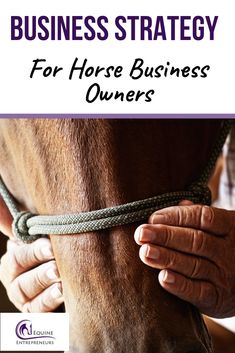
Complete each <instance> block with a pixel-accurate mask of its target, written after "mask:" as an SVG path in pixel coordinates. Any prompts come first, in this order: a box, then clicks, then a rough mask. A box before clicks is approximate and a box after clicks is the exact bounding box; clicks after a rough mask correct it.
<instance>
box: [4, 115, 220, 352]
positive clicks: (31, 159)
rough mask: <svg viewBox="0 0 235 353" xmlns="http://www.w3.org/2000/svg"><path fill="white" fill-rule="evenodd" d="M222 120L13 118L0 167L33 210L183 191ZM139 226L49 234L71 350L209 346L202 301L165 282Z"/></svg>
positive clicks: (64, 209)
mask: <svg viewBox="0 0 235 353" xmlns="http://www.w3.org/2000/svg"><path fill="white" fill-rule="evenodd" d="M218 128H219V122H218V123H217V122H216V121H213V123H211V122H208V121H183V120H181V121H164V120H121V119H120V120H80V121H79V120H76V121H71V120H61V121H60V120H34V121H33V120H21V121H15V122H14V121H9V120H6V121H2V122H1V135H0V144H1V148H3V149H4V151H5V154H4V155H3V156H2V155H1V157H0V162H1V166H2V167H1V168H2V170H1V171H0V172H1V175H2V176H3V178H4V180H5V182H6V184H7V187H8V188H9V190H10V191H11V192H12V194H13V195H14V196H15V197H16V198H17V200H18V201H19V202H20V203H21V204H22V205H23V207H24V208H27V209H30V211H32V212H36V213H40V214H64V213H72V212H81V211H90V210H95V209H100V208H105V207H110V206H115V205H118V204H122V203H127V202H130V201H135V200H140V199H144V198H147V197H151V196H155V195H158V194H161V193H164V192H170V191H175V190H184V189H185V188H186V187H187V186H188V185H190V183H192V182H193V181H195V179H196V178H197V177H198V176H199V175H200V172H201V171H202V169H203V166H204V165H205V163H206V161H207V159H208V157H209V152H210V150H211V147H212V145H213V142H214V140H215V135H216V132H218ZM12 141H13V142H12ZM137 225H138V224H132V225H127V226H123V227H116V228H113V229H109V230H105V231H99V232H94V233H86V234H80V235H75V236H68V235H67V236H66V235H64V236H51V240H52V244H53V248H54V253H55V257H56V261H57V263H58V266H59V271H60V275H61V278H62V283H63V289H64V297H65V307H66V311H68V312H69V314H70V343H71V352H79V353H124V352H128V353H154V352H156V353H189V352H191V353H193V352H194V353H196V352H198V353H206V352H207V353H208V352H211V346H210V339H209V337H208V334H207V331H206V329H205V326H204V324H203V322H202V320H201V316H200V315H199V313H198V312H197V310H196V309H194V308H193V307H191V306H190V305H189V304H187V303H185V302H182V301H180V300H179V299H177V298H176V297H173V296H171V295H169V294H167V292H166V291H164V290H163V289H161V288H160V286H159V284H158V280H157V271H156V270H153V269H150V268H148V267H147V266H145V265H144V264H143V263H141V261H140V260H139V257H138V250H139V249H138V246H137V245H136V244H135V242H134V239H133V234H134V230H135V229H136V227H137Z"/></svg>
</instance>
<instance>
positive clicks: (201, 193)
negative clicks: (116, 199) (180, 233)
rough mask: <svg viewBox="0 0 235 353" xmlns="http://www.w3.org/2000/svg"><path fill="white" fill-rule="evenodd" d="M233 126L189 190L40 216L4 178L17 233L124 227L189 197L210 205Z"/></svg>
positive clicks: (0, 186) (26, 236)
mask: <svg viewBox="0 0 235 353" xmlns="http://www.w3.org/2000/svg"><path fill="white" fill-rule="evenodd" d="M230 127H231V123H230V121H228V120H227V121H223V122H222V126H221V133H220V136H219V138H218V139H217V141H216V143H215V146H214V148H213V149H212V152H211V156H210V158H209V162H208V164H207V165H206V167H205V169H204V171H203V173H202V174H201V176H200V178H199V181H198V182H197V183H194V184H193V185H191V186H190V187H189V189H188V190H187V191H176V192H170V193H165V194H162V195H158V196H154V197H151V198H148V199H144V200H139V201H134V202H130V203H127V204H124V205H119V206H115V207H109V208H105V209H101V210H96V211H91V212H81V213H78V214H67V215H57V216H46V215H45V216H40V215H34V214H32V213H30V212H19V211H18V209H17V206H16V203H15V201H14V199H13V197H12V196H11V195H10V193H9V191H8V190H7V188H6V187H5V185H4V183H3V181H2V179H1V178H0V195H1V196H2V198H3V199H4V201H5V203H6V205H7V207H8V208H9V211H10V212H11V214H12V216H13V219H14V220H13V224H12V229H13V233H14V235H15V236H16V237H17V238H19V239H21V240H22V241H24V242H26V243H29V242H32V241H34V240H36V239H37V238H38V237H41V236H46V235H48V234H58V235H60V234H61V235H62V234H79V233H86V232H92V231H97V230H101V229H107V228H110V227H115V226H121V225H124V224H129V223H133V222H138V221H144V220H146V219H147V218H148V217H149V216H150V215H151V214H152V213H153V212H154V211H156V210H158V209H161V208H164V207H169V206H173V205H176V204H178V203H179V202H180V201H181V200H183V199H187V200H190V201H192V202H193V203H201V204H208V205H209V204H210V203H211V194H210V190H209V188H208V187H207V185H206V183H207V181H208V178H209V176H210V174H211V172H212V170H213V168H214V165H215V162H216V160H217V158H218V155H219V153H220V152H221V149H222V146H223V144H224V142H225V139H226V136H227V134H228V132H229V129H230Z"/></svg>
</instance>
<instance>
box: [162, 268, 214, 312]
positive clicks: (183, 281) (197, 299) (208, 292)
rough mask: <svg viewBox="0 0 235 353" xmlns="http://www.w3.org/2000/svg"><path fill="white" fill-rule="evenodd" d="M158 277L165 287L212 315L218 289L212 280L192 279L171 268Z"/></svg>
mask: <svg viewBox="0 0 235 353" xmlns="http://www.w3.org/2000/svg"><path fill="white" fill-rule="evenodd" d="M158 279H159V283H160V285H161V286H162V287H163V288H164V289H166V290H167V291H168V292H170V293H171V294H174V295H176V296H177V297H179V298H181V299H183V300H185V301H188V302H190V303H191V304H193V305H195V306H196V307H198V308H199V309H200V311H201V312H202V313H206V314H207V315H211V314H212V310H211V309H213V308H215V307H216V303H217V301H218V298H217V291H216V289H215V287H214V286H213V285H212V284H211V283H210V282H205V281H196V280H191V279H188V278H186V277H184V276H182V275H180V274H178V273H175V272H173V271H169V270H163V271H161V272H160V273H159V275H158Z"/></svg>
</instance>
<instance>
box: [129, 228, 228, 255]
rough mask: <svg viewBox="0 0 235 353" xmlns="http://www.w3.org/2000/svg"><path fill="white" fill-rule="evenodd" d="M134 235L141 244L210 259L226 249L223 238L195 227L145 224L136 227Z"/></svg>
mask: <svg viewBox="0 0 235 353" xmlns="http://www.w3.org/2000/svg"><path fill="white" fill-rule="evenodd" d="M134 237H135V241H136V242H137V244H139V245H142V244H144V243H151V244H155V245H160V246H164V247H167V248H171V249H175V250H178V251H181V252H185V253H189V254H194V255H198V256H202V257H206V258H208V259H210V260H216V259H217V258H218V251H219V252H220V254H223V251H224V242H223V240H222V239H220V238H217V237H213V236H211V235H209V234H207V233H205V232H203V231H201V230H197V229H193V228H182V227H181V228H180V227H174V226H166V225H162V224H153V225H151V224H145V225H141V226H139V227H138V228H137V229H136V231H135V234H134Z"/></svg>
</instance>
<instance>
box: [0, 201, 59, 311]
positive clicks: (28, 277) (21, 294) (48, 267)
mask: <svg viewBox="0 0 235 353" xmlns="http://www.w3.org/2000/svg"><path fill="white" fill-rule="evenodd" d="M11 222H12V217H11V215H10V213H9V211H8V209H7V207H6V205H5V203H4V202H3V200H2V199H1V197H0V231H1V232H2V233H4V234H6V235H7V236H8V237H9V238H10V240H8V242H7V251H6V253H5V254H4V255H3V256H2V258H1V264H0V280H1V282H2V283H3V285H4V286H5V288H6V291H7V293H8V296H9V299H10V301H11V302H12V303H13V304H14V305H15V306H16V307H17V308H18V309H19V310H20V311H23V312H47V311H53V310H55V309H56V308H57V307H58V306H59V305H60V304H61V303H62V302H63V296H62V286H61V282H60V278H59V273H58V269H57V266H56V263H55V261H54V255H53V252H52V247H51V242H50V240H49V239H46V238H41V239H38V240H36V241H35V242H33V243H32V244H29V245H28V244H23V243H20V242H18V241H16V240H15V239H14V237H13V235H12V232H11Z"/></svg>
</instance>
